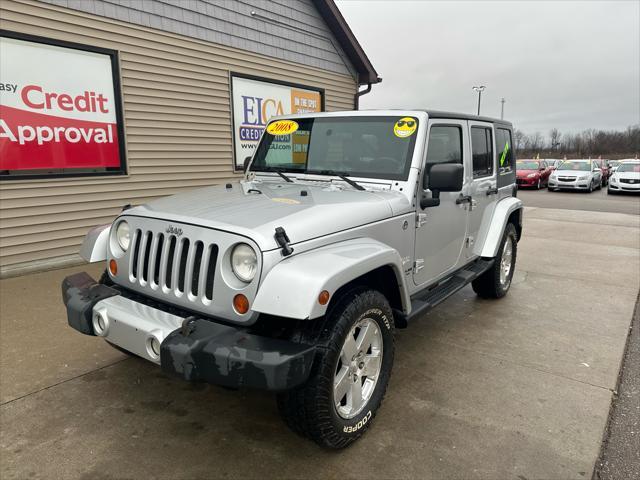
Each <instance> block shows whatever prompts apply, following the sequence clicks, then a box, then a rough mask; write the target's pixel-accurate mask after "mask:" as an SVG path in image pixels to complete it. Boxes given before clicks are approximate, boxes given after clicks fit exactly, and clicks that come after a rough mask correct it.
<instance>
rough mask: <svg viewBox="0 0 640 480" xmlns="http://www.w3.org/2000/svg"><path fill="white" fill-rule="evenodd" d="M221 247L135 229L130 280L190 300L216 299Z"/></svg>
mask: <svg viewBox="0 0 640 480" xmlns="http://www.w3.org/2000/svg"><path fill="white" fill-rule="evenodd" d="M217 260H218V245H216V244H215V243H209V244H205V243H203V242H202V241H200V240H196V241H191V240H190V239H189V238H185V237H182V238H179V237H176V236H175V235H169V234H165V233H160V232H153V231H151V230H141V229H136V230H135V232H134V235H133V248H132V255H131V256H130V265H129V272H130V279H131V281H133V282H136V283H138V284H140V285H141V286H143V287H144V286H146V285H150V286H151V288H158V287H159V288H161V289H162V290H163V291H164V292H165V293H168V292H170V291H172V292H173V293H174V294H175V295H177V296H182V295H184V294H186V295H187V296H188V297H189V299H190V300H197V299H201V300H202V301H203V302H204V303H207V302H211V301H212V300H213V282H214V279H215V272H216V262H217Z"/></svg>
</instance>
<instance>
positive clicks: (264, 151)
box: [251, 116, 418, 180]
mask: <svg viewBox="0 0 640 480" xmlns="http://www.w3.org/2000/svg"><path fill="white" fill-rule="evenodd" d="M417 128H418V120H417V119H416V118H414V117H401V116H371V117H354V116H351V117H320V118H298V119H295V120H276V121H274V122H271V123H270V124H269V125H268V126H267V128H266V130H265V132H264V134H263V136H262V140H261V141H260V144H259V145H258V149H257V151H256V154H255V156H254V159H253V162H252V164H251V170H252V171H257V172H259V171H280V172H291V173H317V174H320V175H346V176H353V177H365V178H367V177H369V178H383V179H389V180H406V179H407V178H408V176H409V168H410V167H411V156H412V155H413V149H414V146H415V142H416V136H417Z"/></svg>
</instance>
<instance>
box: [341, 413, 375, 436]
mask: <svg viewBox="0 0 640 480" xmlns="http://www.w3.org/2000/svg"><path fill="white" fill-rule="evenodd" d="M370 419H371V410H369V411H368V412H367V414H366V415H365V416H364V417H362V418H361V419H360V421H359V422H358V423H356V424H355V425H348V426H346V427H344V428H343V429H342V431H343V432H344V433H353V432H357V431H358V430H360V429H361V428H362V427H364V426H365V425H366V424H367V422H368V421H369V420H370Z"/></svg>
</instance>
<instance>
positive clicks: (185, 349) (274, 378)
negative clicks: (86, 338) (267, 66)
mask: <svg viewBox="0 0 640 480" xmlns="http://www.w3.org/2000/svg"><path fill="white" fill-rule="evenodd" d="M62 299H63V301H64V303H65V305H66V307H67V320H68V323H69V325H70V326H71V327H73V328H74V329H75V330H78V331H79V332H81V333H84V334H86V335H97V336H101V337H103V338H104V339H105V340H107V341H109V342H110V343H113V344H115V345H117V346H119V347H121V348H123V349H125V350H127V351H130V352H132V353H134V354H136V355H138V356H140V357H142V358H145V359H147V360H150V361H152V362H154V363H156V364H159V365H160V366H161V368H162V370H163V371H165V372H168V373H172V374H176V375H179V376H181V377H182V378H183V379H185V380H188V381H203V382H207V383H212V384H216V385H223V386H227V387H234V388H238V387H250V388H259V389H265V390H275V391H281V390H288V389H291V388H293V387H296V386H298V385H301V384H302V383H304V382H305V381H306V380H307V378H308V377H309V373H310V370H311V364H312V362H313V357H314V354H315V348H314V347H313V346H311V345H306V344H301V343H295V342H292V341H288V340H282V339H276V338H269V337H264V336H260V335H255V334H252V333H250V332H249V331H248V329H247V328H243V327H234V326H229V325H223V324H220V323H217V322H214V321H212V320H208V319H204V318H198V317H181V316H179V315H175V314H173V313H168V312H166V311H164V310H159V309H157V308H154V307H151V306H148V305H145V304H143V303H140V302H137V301H135V300H132V299H130V298H126V297H125V296H123V295H121V292H120V291H119V290H118V289H117V286H114V287H113V288H112V287H109V286H106V285H102V284H99V283H96V282H95V280H93V279H92V278H91V277H90V276H89V275H88V274H87V273H84V272H82V273H78V274H75V275H71V276H70V277H67V278H65V279H64V281H63V282H62ZM98 318H99V319H100V322H99V323H98ZM153 338H155V339H157V340H158V343H159V344H160V355H157V354H155V352H154V349H153V348H152V343H151V342H152V340H153Z"/></svg>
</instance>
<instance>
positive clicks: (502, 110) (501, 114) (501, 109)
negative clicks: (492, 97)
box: [500, 97, 506, 120]
mask: <svg viewBox="0 0 640 480" xmlns="http://www.w3.org/2000/svg"><path fill="white" fill-rule="evenodd" d="M505 101H506V100H505V99H504V97H502V100H500V103H501V104H502V105H501V106H500V120H504V102H505Z"/></svg>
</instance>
